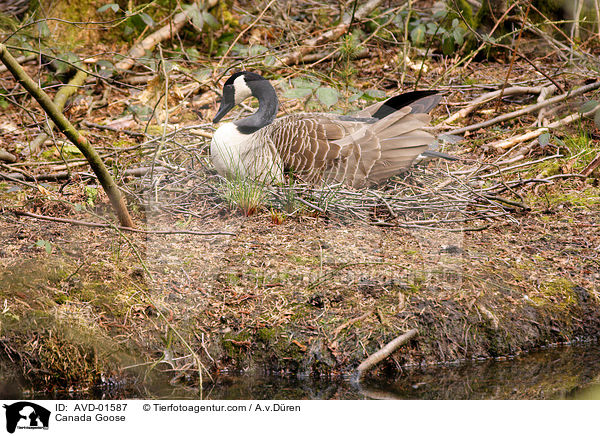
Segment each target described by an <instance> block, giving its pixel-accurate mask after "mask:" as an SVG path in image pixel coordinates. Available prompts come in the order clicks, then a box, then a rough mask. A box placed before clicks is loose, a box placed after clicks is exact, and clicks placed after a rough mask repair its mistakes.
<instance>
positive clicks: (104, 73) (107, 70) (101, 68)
mask: <svg viewBox="0 0 600 436" xmlns="http://www.w3.org/2000/svg"><path fill="white" fill-rule="evenodd" d="M96 66H97V67H98V75H99V76H101V77H111V76H112V75H113V73H114V71H115V66H114V65H113V64H112V63H111V62H109V61H105V60H100V61H98V62H96Z"/></svg>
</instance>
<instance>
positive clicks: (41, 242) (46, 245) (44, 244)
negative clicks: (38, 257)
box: [33, 239, 52, 254]
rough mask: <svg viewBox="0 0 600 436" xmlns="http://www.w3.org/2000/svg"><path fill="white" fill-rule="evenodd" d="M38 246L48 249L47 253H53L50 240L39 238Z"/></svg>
mask: <svg viewBox="0 0 600 436" xmlns="http://www.w3.org/2000/svg"><path fill="white" fill-rule="evenodd" d="M33 245H35V246H36V247H38V248H43V249H44V250H46V253H48V254H50V253H52V243H51V242H48V241H44V240H43V239H38V240H37V241H36V242H35V244H33Z"/></svg>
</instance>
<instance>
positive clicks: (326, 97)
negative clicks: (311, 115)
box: [317, 88, 340, 107]
mask: <svg viewBox="0 0 600 436" xmlns="http://www.w3.org/2000/svg"><path fill="white" fill-rule="evenodd" d="M317 98H318V99H319V101H320V102H321V103H322V104H323V105H324V106H327V107H330V106H333V105H334V104H336V103H337V102H338V99H339V98H340V93H339V92H337V90H335V89H333V88H319V89H317Z"/></svg>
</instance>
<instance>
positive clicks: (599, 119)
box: [594, 111, 600, 129]
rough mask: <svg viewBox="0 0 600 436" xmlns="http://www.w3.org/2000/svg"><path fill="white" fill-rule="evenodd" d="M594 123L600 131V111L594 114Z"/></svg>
mask: <svg viewBox="0 0 600 436" xmlns="http://www.w3.org/2000/svg"><path fill="white" fill-rule="evenodd" d="M594 123H595V124H596V127H598V128H599V129H600V111H596V113H595V114H594Z"/></svg>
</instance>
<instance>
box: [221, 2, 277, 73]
mask: <svg viewBox="0 0 600 436" xmlns="http://www.w3.org/2000/svg"><path fill="white" fill-rule="evenodd" d="M273 3H275V0H271V1H270V2H269V3H268V4H267V6H265V7H264V9H263V10H262V11H261V13H260V14H259V15H258V17H256V19H255V20H254V21H253V22H252V23H250V25H249V26H248V27H246V28H245V29H244V30H242V31H241V32H240V33H238V36H236V37H235V39H234V40H233V42H232V43H231V44H230V45H229V48H228V49H227V51H226V52H225V54H224V55H223V56H221V59H220V60H219V63H218V64H217V66H216V67H215V68H213V71H215V72H217V73H218V72H219V70H220V68H221V65H223V61H224V60H225V59H226V58H227V56H228V55H229V53H230V52H231V50H232V49H233V47H235V45H236V44H237V42H238V41H239V40H240V38H241V37H242V35H244V33H246V32H247V31H248V30H250V29H251V28H253V27H254V25H255V24H256V23H257V22H258V21H259V20H260V19H261V18H262V17H263V15H264V14H265V12H267V10H268V9H269V8H270V7H271V5H272V4H273Z"/></svg>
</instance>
